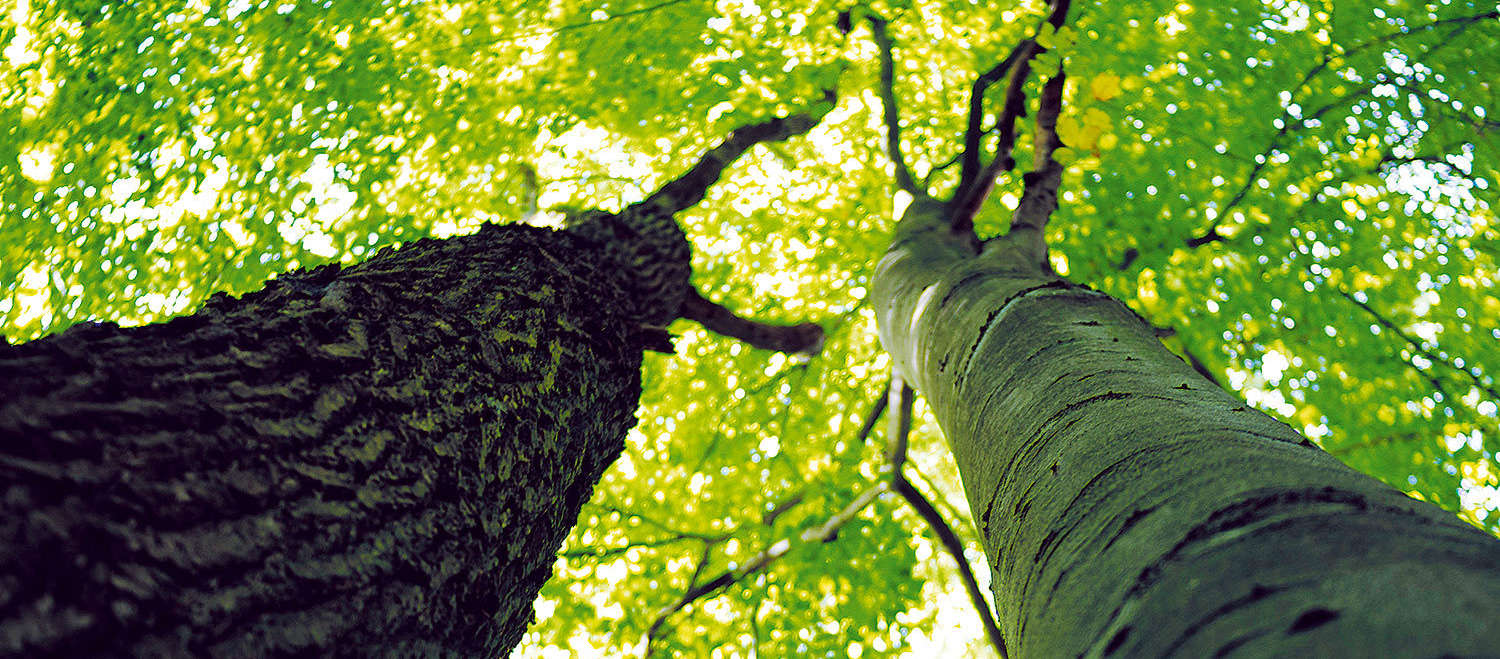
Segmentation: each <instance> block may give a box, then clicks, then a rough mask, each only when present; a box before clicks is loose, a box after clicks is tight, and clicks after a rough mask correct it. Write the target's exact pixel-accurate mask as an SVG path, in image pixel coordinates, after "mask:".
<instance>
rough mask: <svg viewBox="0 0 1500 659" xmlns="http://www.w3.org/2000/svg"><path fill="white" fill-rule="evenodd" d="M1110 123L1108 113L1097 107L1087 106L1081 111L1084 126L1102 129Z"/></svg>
mask: <svg viewBox="0 0 1500 659" xmlns="http://www.w3.org/2000/svg"><path fill="white" fill-rule="evenodd" d="M1110 123H1112V122H1111V121H1110V118H1109V115H1108V114H1105V113H1104V111H1103V110H1100V109H1099V108H1089V109H1088V111H1087V112H1085V113H1083V125H1085V126H1092V127H1094V128H1098V129H1099V130H1101V131H1102V130H1104V129H1105V128H1109V125H1110Z"/></svg>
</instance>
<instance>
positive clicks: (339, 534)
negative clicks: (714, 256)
mask: <svg viewBox="0 0 1500 659" xmlns="http://www.w3.org/2000/svg"><path fill="white" fill-rule="evenodd" d="M580 243H581V241H579V240H578V239H577V238H575V237H573V236H570V235H567V234H565V233H560V232H552V231H548V230H544V229H537V228H532V227H525V226H517V225H511V226H507V227H494V226H488V227H486V228H485V229H484V230H481V231H480V232H479V233H478V234H475V235H472V236H465V237H459V238H453V239H449V240H444V241H435V240H421V241H418V242H416V243H414V244H411V245H407V246H405V247H403V248H401V249H399V250H394V251H392V250H387V251H383V252H382V253H381V254H379V255H377V256H375V257H373V258H371V259H369V260H368V261H366V262H364V263H361V264H359V265H355V266H352V267H348V268H344V269H339V268H338V267H336V266H324V267H320V268H316V269H313V270H311V271H305V272H298V273H292V274H289V275H284V276H282V277H279V278H277V279H275V280H273V281H271V282H270V283H269V284H268V285H267V286H266V287H265V288H264V289H263V290H260V291H258V292H255V293H251V294H248V295H246V296H244V297H243V298H241V299H233V298H230V297H227V296H223V295H219V296H215V297H214V298H212V299H211V300H210V302H209V303H208V304H207V305H205V306H204V308H203V309H201V310H199V311H198V312H197V313H195V314H193V315H191V316H187V317H182V318H177V319H175V320H172V321H170V322H166V323H161V324H157V325H151V326H145V327H138V328H130V329H120V328H117V327H114V326H111V325H87V326H78V327H74V328H72V329H70V330H68V331H66V332H64V333H62V334H59V335H57V336H53V337H49V338H46V339H42V340H38V341H34V342H32V343H28V344H25V345H21V346H15V347H8V346H4V345H3V343H0V487H3V492H4V496H3V499H0V511H3V513H0V654H5V655H25V656H131V655H133V656H155V657H159V656H226V657H227V656H266V655H273V656H274V655H286V654H294V653H295V654H312V655H343V656H372V655H423V656H434V655H452V656H501V655H503V654H505V653H506V652H508V651H509V649H510V648H511V647H512V646H514V645H515V644H516V643H517V642H518V641H519V639H520V637H521V634H522V633H523V631H524V629H525V626H526V624H527V623H528V622H529V620H530V619H531V616H532V612H531V602H532V600H533V598H534V597H535V596H536V592H537V589H538V588H539V587H540V586H541V584H542V582H543V581H545V580H546V579H547V577H548V576H549V574H550V571H551V566H552V563H553V559H554V553H555V551H556V549H557V547H558V546H559V545H560V543H561V542H562V539H563V537H564V535H565V534H566V533H567V530H568V529H569V528H570V527H571V526H572V525H573V523H574V522H575V520H576V519H577V514H578V510H579V507H580V506H581V504H582V502H583V501H584V500H585V499H587V498H588V496H589V494H590V492H591V488H592V487H593V484H594V482H595V481H596V480H597V479H598V477H599V476H600V474H601V473H602V472H603V470H604V468H605V467H606V465H608V464H609V463H610V462H611V461H613V460H614V458H615V457H616V456H617V455H618V454H619V452H620V451H621V449H622V447H623V438H624V435H625V433H626V431H627V430H628V429H629V428H630V427H631V426H632V425H633V424H634V423H635V419H634V410H635V407H636V405H637V402H638V398H639V392H640V384H639V378H640V375H639V371H640V368H639V366H640V355H641V352H640V349H639V347H638V346H632V345H630V344H629V341H630V340H631V339H630V337H629V335H628V332H627V331H626V329H627V324H626V323H624V322H622V321H621V320H620V318H619V316H618V313H619V311H618V310H619V309H620V308H621V296H620V292H619V290H618V286H617V285H616V284H614V283H611V282H610V280H609V279H607V277H606V276H604V275H603V274H602V273H601V272H600V271H599V270H598V269H597V267H596V266H594V265H591V263H592V262H593V259H591V258H588V257H586V256H584V255H582V254H581V253H580Z"/></svg>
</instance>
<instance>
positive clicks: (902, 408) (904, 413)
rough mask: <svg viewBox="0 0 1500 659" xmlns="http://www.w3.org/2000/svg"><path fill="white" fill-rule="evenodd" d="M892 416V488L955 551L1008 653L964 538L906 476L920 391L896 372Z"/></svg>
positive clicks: (988, 626) (979, 608)
mask: <svg viewBox="0 0 1500 659" xmlns="http://www.w3.org/2000/svg"><path fill="white" fill-rule="evenodd" d="M888 389H889V395H890V403H889V404H888V407H890V409H891V416H890V418H889V419H888V423H889V424H890V426H889V427H890V430H889V431H888V436H887V437H886V452H885V453H886V460H887V462H888V465H887V467H886V468H887V469H889V470H890V474H891V476H890V485H891V489H892V490H894V491H895V492H896V493H897V494H900V495H901V497H902V498H903V499H906V502H907V503H908V504H911V507H912V508H915V509H916V511H917V514H918V515H921V516H922V519H923V520H924V521H926V522H927V525H928V526H929V527H931V528H932V531H933V533H936V534H937V536H938V540H939V541H940V542H942V543H943V547H945V548H946V549H947V550H948V553H949V554H952V555H953V560H954V561H955V562H957V563H958V571H959V574H960V576H962V577H963V582H964V590H966V591H968V593H969V599H970V600H972V601H973V603H974V609H975V611H976V612H977V613H978V614H979V617H980V618H981V619H983V621H984V629H985V636H987V637H988V638H989V640H990V644H991V645H993V646H994V647H995V651H996V652H999V653H1000V657H1001V659H1005V658H1006V657H1007V656H1008V655H1007V652H1006V648H1005V638H1004V636H1003V635H1002V634H1001V633H1000V628H999V627H997V626H996V625H995V618H994V616H993V615H991V613H990V605H989V604H988V603H986V602H985V601H984V594H983V593H982V592H981V591H980V590H979V582H978V581H976V580H975V579H974V571H973V570H972V569H971V568H970V567H969V559H967V558H965V557H964V546H963V542H962V541H960V540H959V539H958V535H957V534H956V533H954V532H953V528H952V527H950V526H948V522H947V521H945V520H944V519H943V515H942V514H941V513H939V512H938V511H937V509H936V508H933V507H932V502H930V501H928V500H927V497H926V496H923V494H922V493H921V492H920V491H918V490H917V488H916V487H913V486H912V484H911V481H908V480H906V474H905V473H903V471H902V470H903V469H904V468H905V467H906V449H907V436H908V435H909V434H911V412H912V402H913V397H914V395H915V394H916V392H915V391H914V390H912V388H911V386H910V385H908V384H906V382H905V381H903V380H902V379H901V376H899V375H896V374H894V373H893V374H892V375H891V383H890V386H889V388H888Z"/></svg>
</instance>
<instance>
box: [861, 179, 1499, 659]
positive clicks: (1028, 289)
mask: <svg viewBox="0 0 1500 659" xmlns="http://www.w3.org/2000/svg"><path fill="white" fill-rule="evenodd" d="M946 218H947V215H946V214H945V210H944V209H943V208H941V207H935V206H932V205H930V204H927V205H924V203H923V202H919V203H918V204H916V205H914V206H913V207H912V208H911V209H909V210H908V213H907V216H906V217H905V218H903V220H902V222H901V223H900V225H899V226H898V228H897V235H896V238H895V240H894V241H893V243H892V246H891V248H890V251H889V252H888V253H887V254H886V256H885V257H884V259H883V260H882V261H881V264H880V266H879V270H878V272H877V274H876V277H875V282H874V292H873V295H874V301H875V303H876V304H877V312H878V314H879V324H880V332H881V339H882V341H883V342H884V344H885V347H886V348H887V349H888V350H889V351H890V353H891V354H892V356H893V359H894V361H895V363H896V365H897V368H898V369H899V370H900V372H901V373H902V375H903V377H905V378H906V379H907V381H908V382H910V383H911V384H912V385H913V386H914V387H916V388H917V389H918V390H920V391H921V392H922V394H923V395H924V396H925V397H926V399H927V401H928V403H929V405H930V406H931V409H932V410H933V413H934V414H935V416H936V417H937V420H938V422H939V423H940V424H941V427H942V429H943V432H944V434H945V435H946V436H947V438H948V441H949V442H950V444H951V446H952V449H953V451H954V454H955V456H956V458H957V461H958V466H959V469H960V472H961V473H962V476H963V480H964V490H965V492H966V494H967V496H968V499H969V503H970V505H971V508H972V510H973V513H974V516H975V521H976V522H977V524H978V527H979V531H980V534H981V536H982V538H983V541H984V543H985V548H986V552H987V555H988V557H989V562H990V565H991V567H992V569H993V570H994V575H995V578H994V594H995V600H996V605H997V608H998V610H999V615H1000V616H1001V618H1002V625H1001V626H1002V628H1003V629H1004V631H1005V635H1006V639H1007V641H1008V642H1009V644H1010V647H1011V649H1012V651H1013V652H1014V653H1015V654H1016V655H1018V656H1022V657H1074V656H1094V657H1098V656H1151V657H1154V656H1185V657H1208V656H1221V655H1225V654H1231V653H1233V654H1234V656H1267V657H1273V656H1274V657H1295V656H1403V657H1404V656H1428V657H1436V656H1481V655H1482V656H1493V654H1494V653H1495V652H1496V651H1497V649H1500V622H1497V621H1500V543H1497V542H1496V541H1495V539H1494V538H1492V537H1490V536H1488V535H1486V534H1484V533H1482V532H1480V531H1479V530H1477V529H1474V528H1473V527H1471V526H1469V525H1467V524H1465V523H1463V522H1462V521H1460V520H1458V519H1457V518H1456V517H1454V516H1453V515H1452V514H1450V513H1447V512H1445V511H1443V510H1440V509H1438V508H1436V507H1434V506H1432V505H1429V504H1426V503H1423V502H1419V501H1415V500H1413V499H1411V498H1409V497H1407V496H1405V495H1403V494H1402V493H1400V492H1398V491H1396V490H1394V489H1392V488H1390V487H1388V486H1386V485H1384V484H1382V483H1380V482H1378V481H1375V480H1374V479H1371V478H1369V477H1366V476H1364V475H1362V474H1359V473H1357V472H1355V471H1353V470H1351V469H1349V468H1347V467H1345V466H1344V465H1342V464H1341V463H1339V462H1338V461H1337V460H1335V459H1334V458H1332V457H1330V456H1329V455H1328V454H1326V453H1324V452H1323V451H1321V450H1319V449H1318V448H1317V447H1315V446H1313V445H1312V444H1311V443H1309V442H1308V441H1307V440H1306V439H1304V438H1302V437H1301V436H1300V435H1298V433H1297V432H1296V431H1294V430H1293V429H1291V428H1290V427H1288V426H1286V425H1285V424H1283V423H1281V422H1278V421H1276V420H1274V419H1271V418H1270V417H1268V416H1266V415H1264V414H1262V413H1260V412H1258V411H1256V410H1253V409H1250V408H1249V407H1247V406H1246V405H1245V403H1244V402H1243V401H1241V400H1240V399H1238V398H1236V397H1234V396H1232V395H1230V394H1228V393H1226V392H1224V391H1223V390H1221V389H1219V388H1218V387H1216V386H1214V385H1213V384H1212V383H1210V382H1208V381H1206V380H1205V379H1204V378H1203V377H1202V376H1200V375H1199V374H1197V373H1196V372H1194V370H1193V369H1192V367H1190V366H1189V365H1187V364H1185V363H1183V362H1182V360H1180V359H1178V358H1177V357H1175V356H1174V355H1172V354H1171V353H1169V352H1167V351H1166V350H1165V349H1164V348H1163V347H1162V346H1161V344H1160V342H1159V341H1158V340H1157V339H1156V337H1155V335H1154V332H1153V331H1152V329H1151V328H1150V327H1149V326H1147V325H1146V324H1145V323H1144V322H1143V321H1142V320H1141V319H1140V318H1139V317H1138V316H1136V315H1135V314H1134V313H1133V312H1131V311H1130V310H1129V309H1127V308H1126V307H1125V306H1124V305H1122V304H1120V303H1119V302H1117V301H1116V300H1114V299H1112V298H1110V297H1108V296H1106V295H1104V294H1102V293H1099V292H1096V291H1093V290H1090V289H1087V288H1085V287H1082V286H1078V285H1075V284H1071V283H1069V282H1066V281H1064V280H1062V279H1060V278H1058V277H1056V276H1055V275H1052V274H1051V273H1047V272H1043V271H1042V270H1040V269H1038V268H1037V267H1035V266H1034V265H1028V264H1027V263H1026V261H1025V260H1024V259H1020V258H1018V257H1019V256H1021V255H1024V254H1028V253H1029V251H1028V250H1027V249H1023V248H1020V247H1017V246H1015V245H1011V244H1010V243H1009V241H1006V240H1000V241H993V242H991V243H989V244H987V245H986V249H985V250H984V252H983V253H981V254H979V255H974V253H973V251H972V249H971V248H970V247H968V246H966V245H965V244H963V243H962V241H960V240H958V239H955V238H953V237H952V234H951V233H950V232H948V230H947V226H946V223H947V220H946Z"/></svg>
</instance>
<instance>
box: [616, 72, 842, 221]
mask: <svg viewBox="0 0 1500 659" xmlns="http://www.w3.org/2000/svg"><path fill="white" fill-rule="evenodd" d="M829 96H830V98H831V97H832V92H829ZM820 120H822V116H821V115H811V114H794V115H789V116H786V117H777V118H775V119H772V120H770V121H765V122H761V123H758V124H750V125H748V126H741V127H739V128H736V129H734V130H733V131H731V132H730V133H729V137H728V138H725V140H724V141H723V142H720V143H719V145H718V146H715V147H714V148H712V149H709V150H708V152H707V153H704V154H703V156H702V157H701V158H699V159H698V162H697V164H695V165H693V167H692V168H691V169H689V170H688V171H687V172H685V173H683V174H682V176H679V177H677V178H675V179H672V180H671V181H668V182H667V183H666V184H665V185H663V186H661V188H659V189H657V191H656V192H654V193H652V194H651V196H649V197H646V199H645V200H643V201H641V202H638V203H636V204H633V205H632V206H631V208H633V209H635V210H636V211H637V212H645V213H653V214H658V213H659V214H661V215H676V214H677V213H678V212H680V211H682V210H685V209H687V208H691V207H692V206H695V205H697V203H698V202H700V201H703V195H704V194H705V193H706V192H707V191H708V188H709V186H711V185H713V184H714V183H716V182H718V180H719V176H720V175H722V174H723V173H724V169H725V168H727V167H729V165H731V164H733V163H734V161H736V160H739V158H740V156H742V155H744V154H745V152H746V151H749V150H750V148H751V147H753V146H755V145H757V144H760V143H761V142H779V141H781V140H785V139H788V138H790V137H793V136H796V135H801V134H803V133H806V132H807V131H809V130H812V127H813V126H816V125H817V124H818V121H820Z"/></svg>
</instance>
